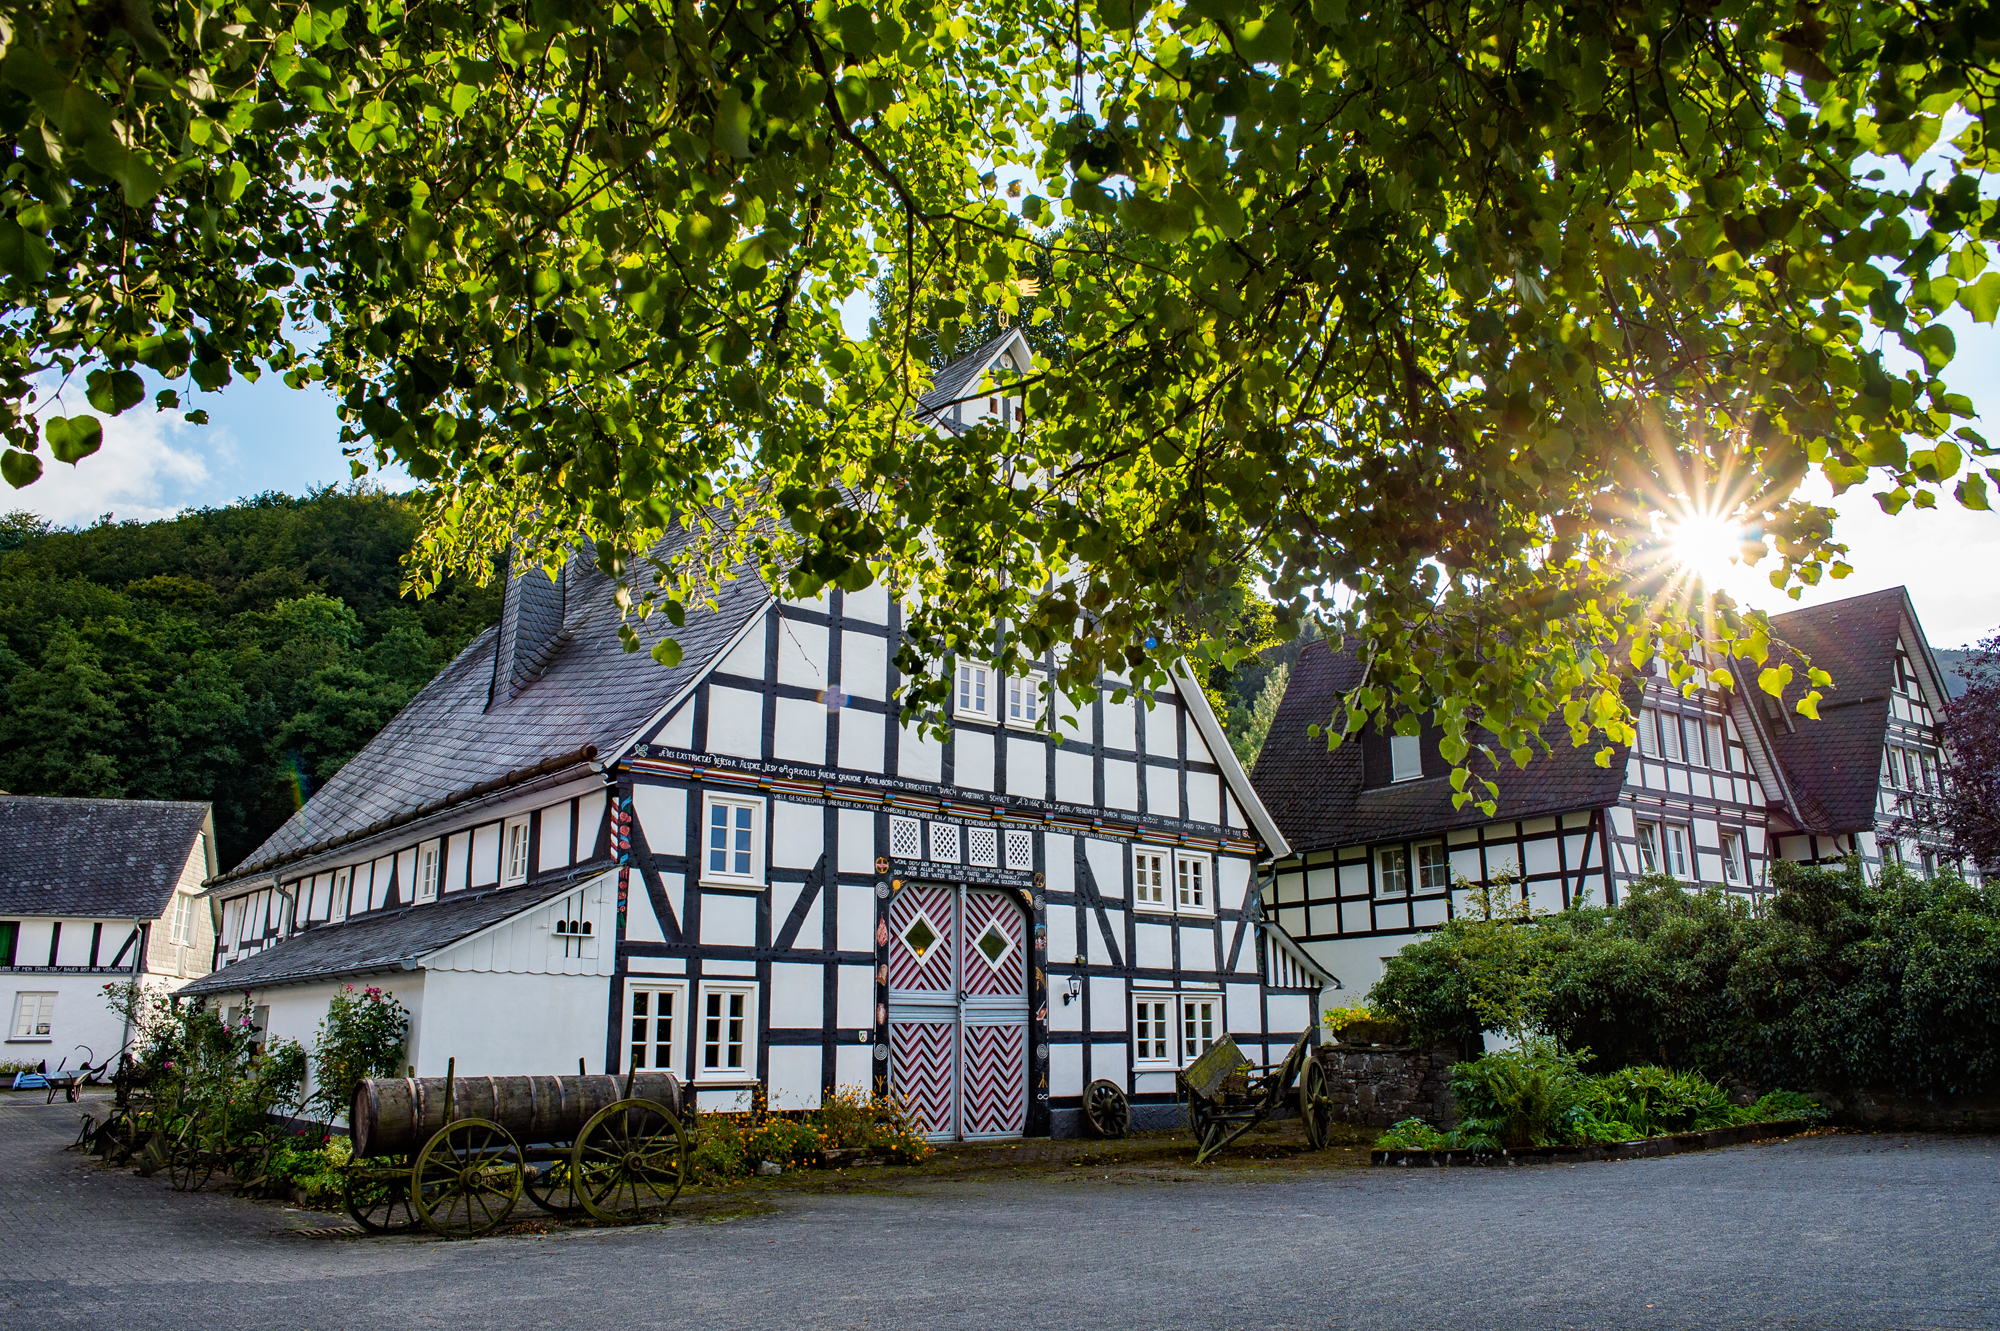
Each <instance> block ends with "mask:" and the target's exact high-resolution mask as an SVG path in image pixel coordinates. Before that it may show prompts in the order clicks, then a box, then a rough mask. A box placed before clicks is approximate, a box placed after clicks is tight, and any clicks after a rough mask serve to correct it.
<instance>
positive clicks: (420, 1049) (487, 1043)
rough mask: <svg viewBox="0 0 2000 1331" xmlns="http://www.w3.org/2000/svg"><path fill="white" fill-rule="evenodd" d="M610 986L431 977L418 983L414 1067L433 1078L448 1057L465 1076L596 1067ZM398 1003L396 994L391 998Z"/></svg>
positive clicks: (551, 979)
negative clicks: (420, 998) (420, 995)
mask: <svg viewBox="0 0 2000 1331" xmlns="http://www.w3.org/2000/svg"><path fill="white" fill-rule="evenodd" d="M611 983H612V982H611V981H609V980H606V979H604V978H603V977H601V976H584V975H532V976H530V975H499V974H492V973H488V972H477V971H449V972H444V971H437V972H431V973H429V974H427V975H426V976H425V977H424V981H423V984H424V990H423V999H424V1004H423V1021H422V1023H421V1024H420V1027H419V1030H420V1038H419V1039H418V1040H417V1041H416V1048H415V1050H414V1061H415V1063H416V1066H417V1075H418V1076H420V1077H441V1076H443V1075H444V1070H445V1061H446V1060H447V1059H451V1058H456V1059H457V1060H458V1071H459V1072H460V1073H461V1074H464V1075H466V1076H476V1077H499V1076H515V1075H528V1074H547V1073H564V1072H575V1071H576V1060H577V1059H579V1058H582V1059H583V1060H584V1063H585V1066H586V1067H588V1068H590V1069H591V1070H593V1071H602V1070H603V1068H604V1042H605V1039H606V1036H607V1034H608V1028H607V1025H606V1023H607V1022H608V1020H609V1006H608V1005H609V1003H610V1001H611ZM398 997H400V995H398Z"/></svg>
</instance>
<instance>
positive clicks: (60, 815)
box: [0, 795, 208, 920]
mask: <svg viewBox="0 0 2000 1331" xmlns="http://www.w3.org/2000/svg"><path fill="white" fill-rule="evenodd" d="M207 825H208V805H206V804H195V803H182V802H178V801H174V802H169V801H162V800H89V799H55V798H45V797H42V796H34V795H0V846H4V847H5V848H6V853H5V854H4V855H0V915H86V916H89V915H95V916H105V917H114V918H129V919H139V920H153V919H158V918H159V917H160V916H161V915H162V914H163V913H164V912H165V911H166V909H167V903H168V902H169V901H171V900H172V899H173V893H174V885H175V884H176V883H178V882H180V879H181V871H182V870H183V869H185V868H186V867H187V861H188V854H189V852H190V851H192V850H193V849H194V843H195V838H196V837H197V836H199V835H200V834H201V831H202V829H203V828H204V827H205V826H207ZM207 870H208V866H207V865H206V864H204V865H202V872H203V873H206V872H207Z"/></svg>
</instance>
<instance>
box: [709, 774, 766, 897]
mask: <svg viewBox="0 0 2000 1331" xmlns="http://www.w3.org/2000/svg"><path fill="white" fill-rule="evenodd" d="M717 809H726V810H728V811H729V812H728V818H727V822H726V824H725V832H726V833H727V835H726V836H725V842H726V843H727V844H725V845H724V847H723V860H724V862H723V867H722V868H721V869H716V868H714V867H713V865H714V862H715V858H714V857H715V849H716V848H715V845H714V838H715V811H716V810H717ZM744 810H748V811H749V814H750V829H749V831H750V855H749V859H750V868H749V871H748V872H747V873H739V872H737V869H736V865H737V863H738V860H737V855H738V851H737V849H736V847H735V845H734V842H735V839H736V838H735V834H736V833H737V832H738V831H740V830H742V829H741V823H740V821H739V819H738V816H737V815H738V814H739V813H741V812H743V811H744ZM764 814H765V809H764V801H763V800H761V799H758V798H756V797H755V796H744V795H723V794H718V793H716V792H715V791H711V790H704V791H703V792H702V793H701V876H700V881H701V882H702V883H704V884H710V883H712V884H714V885H716V886H718V887H763V886H764Z"/></svg>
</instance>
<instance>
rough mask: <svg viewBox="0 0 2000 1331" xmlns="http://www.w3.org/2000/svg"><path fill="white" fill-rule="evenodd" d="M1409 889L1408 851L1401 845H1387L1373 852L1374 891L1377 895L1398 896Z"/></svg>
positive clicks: (1404, 893)
mask: <svg viewBox="0 0 2000 1331" xmlns="http://www.w3.org/2000/svg"><path fill="white" fill-rule="evenodd" d="M1409 890H1410V852H1409V851H1408V850H1407V849H1405V848H1404V847H1402V846H1387V847H1384V848H1383V849H1381V850H1378V851H1376V852H1375V891H1376V893H1377V895H1379V896H1385V897H1400V896H1404V895H1406V894H1408V892H1409Z"/></svg>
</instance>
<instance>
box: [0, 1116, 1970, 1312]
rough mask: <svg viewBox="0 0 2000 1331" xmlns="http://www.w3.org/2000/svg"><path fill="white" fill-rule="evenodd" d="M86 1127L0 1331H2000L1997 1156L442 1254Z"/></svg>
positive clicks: (0, 1296) (961, 1198)
mask: <svg viewBox="0 0 2000 1331" xmlns="http://www.w3.org/2000/svg"><path fill="white" fill-rule="evenodd" d="M35 1099H36V1100H39V1097H35ZM75 1126H76V1109H75V1108H74V1107H72V1106H65V1105H62V1104H60V1103H58V1104H57V1105H54V1106H50V1107H46V1108H45V1107H43V1106H41V1105H40V1104H39V1103H36V1104H27V1103H23V1102H21V1101H20V1100H18V1099H13V1100H12V1102H10V1103H0V1196H4V1199H5V1204H6V1209H7V1212H8V1213H9V1214H10V1215H11V1216H12V1217H13V1220H12V1223H11V1224H10V1225H9V1226H8V1233H7V1239H6V1242H5V1248H4V1251H5V1269H4V1275H0V1327H9V1328H11V1327H22V1328H27V1327H30V1326H37V1327H39V1326H51V1325H53V1326H69V1325H76V1326H103V1325H114V1324H115V1325H119V1326H133V1327H142V1328H149V1329H151V1328H159V1329H161V1331H167V1329H170V1328H181V1327H190V1328H201V1329H202V1331H223V1329H225V1328H236V1327H245V1328H249V1327H255V1328H267V1327H278V1328H285V1331H334V1329H336V1328H350V1327H352V1328H360V1327H368V1328H382V1327H390V1326H393V1327H398V1328H407V1327H412V1326H436V1327H447V1328H456V1327H463V1326H474V1327H478V1328H479V1329H480V1331H493V1329H494V1328H501V1327H531V1326H532V1327H542V1326H559V1327H590V1328H596V1327H603V1328H623V1327H674V1328H696V1329H698V1331H721V1329H723V1328H737V1327H743V1328H759V1329H760V1331H766V1329H769V1328H789V1327H812V1328H821V1327H825V1328H848V1327H868V1328H884V1327H887V1328H900V1327H923V1328H931V1327H953V1328H985V1327H993V1328H1007V1329H1008V1331H1016V1329H1018V1328H1026V1327H1052V1328H1061V1329H1062V1331H1096V1329H1097V1328H1124V1327H1133V1328H1145V1327H1173V1328H1182V1327H1185V1328H1199V1329H1200V1331H1220V1329H1222V1328H1239V1327H1240V1328H1267V1327H1271V1328H1275V1327H1317V1328H1338V1329H1339V1331H1349V1329H1350V1328H1376V1327H1381V1328H1403V1327H1409V1328H1458V1327H1464V1328H1472V1329H1477V1331H1499V1329H1501V1328H1516V1327H1519V1328H1536V1329H1539V1328H1548V1327H1581V1328H1611V1327H1616V1328H1624V1327H1634V1328H1682V1327H1687V1328H1716V1327H1883V1328H1897V1329H1899V1331H1901V1329H1915V1328H1934V1327H2000V1260H1996V1259H2000V1239H1996V1232H2000V1210H1996V1206H1995V1203H1996V1201H2000V1191H1996V1186H1995V1185H1996V1183H1997V1182H2000V1139H1995V1138H1990V1137H1907V1136H1868V1135H1829V1136H1816V1137H1805V1138H1798V1139H1793V1140H1789V1141H1782V1142H1773V1143H1766V1144H1761V1145H1752V1146H1744V1147H1737V1148H1733V1149H1730V1150H1723V1151H1712V1152H1705V1153H1701V1154H1695V1155H1685V1156H1675V1157H1669V1158H1666V1159H1660V1160H1646V1161H1634V1162H1628V1163H1618V1164H1586V1165H1577V1166H1561V1167H1536V1168H1523V1169H1506V1170H1503V1169H1453V1170H1386V1169H1369V1168H1357V1167H1354V1166H1353V1165H1352V1164H1351V1163H1336V1164H1333V1165H1330V1166H1327V1167H1320V1166H1317V1165H1312V1166H1308V1167H1301V1166H1302V1165H1303V1164H1304V1162H1301V1161H1292V1162H1288V1163H1285V1164H1273V1165H1264V1164H1260V1163H1258V1162H1256V1161H1254V1160H1252V1161H1248V1162H1239V1163H1237V1164H1235V1165H1232V1166H1229V1167H1227V1168H1224V1169H1217V1170H1210V1171H1204V1172H1202V1173H1200V1174H1197V1173H1196V1172H1195V1171H1192V1170H1188V1169H1164V1170H1163V1169H1159V1168H1144V1167H1139V1166H1136V1165H1122V1164H1118V1163H1110V1164H1101V1165H1098V1166H1094V1167H1088V1168H1085V1167H1079V1166H1077V1165H1074V1164H1070V1163H1067V1162H1064V1163H1061V1164H1054V1163H1052V1164H1049V1165H1047V1166H1043V1167H1036V1166H1023V1167H1020V1168H1014V1169H1006V1170H990V1171H985V1172H983V1173H980V1172H972V1173H967V1174H965V1175H963V1176H960V1177H956V1178H925V1179H920V1180H908V1181H904V1182H900V1183H897V1184H895V1185H893V1186H881V1185H876V1186H847V1187H845V1188H844V1189H842V1190H833V1189H818V1188H806V1189H801V1188H797V1187H793V1188H790V1189H786V1190H771V1191H765V1192H756V1191H752V1192H748V1193H746V1194H745V1195H744V1197H743V1198H742V1199H741V1201H740V1203H734V1202H732V1203H731V1204H729V1205H727V1206H717V1205H715V1204H713V1203H711V1204H709V1205H708V1207H707V1210H706V1213H705V1214H702V1208H701V1207H694V1208H690V1209H689V1211H688V1212H687V1213H686V1217H685V1218H684V1219H682V1220H680V1221H678V1222H676V1223H673V1224H667V1225H659V1226H649V1227H642V1228H635V1229H623V1230H589V1229H575V1230H566V1231H561V1232H557V1233H551V1234H546V1235H514V1236H507V1237H498V1238H489V1239H483V1240H477V1241H473V1242H467V1243H455V1244H448V1243H443V1242H438V1241H433V1240H429V1239H414V1238H398V1239H355V1238H340V1237H319V1238H314V1237H308V1236H306V1235H304V1234H301V1233H299V1232H297V1231H298V1230H299V1229H301V1228H310V1227H318V1226H326V1225H329V1224H336V1223H338V1222H337V1221H335V1220H333V1218H331V1217H324V1216H318V1215H313V1214H309V1213H305V1212H299V1211H294V1210H291V1209H289V1208H285V1207H281V1206H278V1205H275V1204H271V1203H253V1202H242V1201H236V1200H234V1199H232V1198H230V1197H227V1196H225V1195H221V1194H209V1193H204V1194H196V1195H191V1196H182V1195H179V1194H176V1193H173V1192H172V1191H170V1190H169V1189H168V1188H167V1186H166V1184H165V1182H164V1180H163V1179H139V1178H136V1177H134V1176H132V1175H131V1174H130V1173H128V1172H125V1171H112V1170H106V1169H103V1168H102V1167H100V1166H98V1165H97V1164H95V1162H90V1161H86V1160H83V1159H81V1158H80V1157H78V1156H77V1155H75V1154H65V1153H63V1152H62V1151H61V1149H60V1148H61V1147H62V1146H63V1144H64V1143H65V1142H67V1141H68V1140H69V1138H70V1137H71V1136H73V1135H74V1132H75ZM1353 1158H1354V1156H1353V1153H1351V1152H1350V1153H1347V1154H1346V1155H1345V1156H1343V1157H1339V1159H1341V1160H1343V1161H1349V1162H1351V1161H1352V1159H1353ZM524 1206H525V1203H524Z"/></svg>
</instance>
